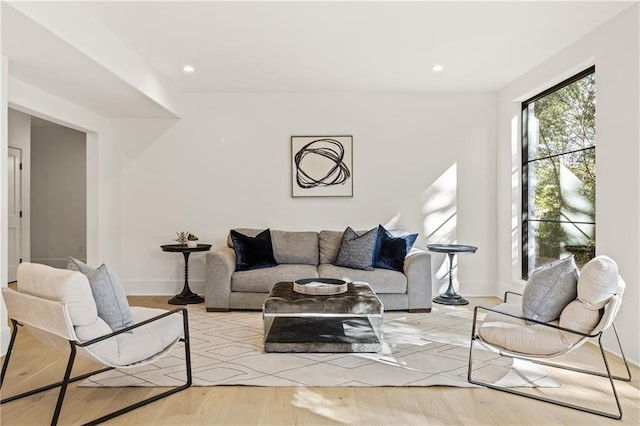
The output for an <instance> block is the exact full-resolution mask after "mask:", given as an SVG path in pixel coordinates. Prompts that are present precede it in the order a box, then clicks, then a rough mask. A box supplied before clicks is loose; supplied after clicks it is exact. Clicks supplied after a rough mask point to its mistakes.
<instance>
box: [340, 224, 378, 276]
mask: <svg viewBox="0 0 640 426" xmlns="http://www.w3.org/2000/svg"><path fill="white" fill-rule="evenodd" d="M377 236H378V228H373V229H371V230H370V231H367V232H365V233H364V234H362V235H358V233H357V232H356V231H354V230H353V229H351V227H347V229H345V231H344V233H343V234H342V242H341V243H340V248H339V249H338V256H337V257H336V261H335V263H334V265H336V266H344V267H346V268H353V269H363V270H365V271H373V254H374V253H373V249H374V248H375V244H376V238H377Z"/></svg>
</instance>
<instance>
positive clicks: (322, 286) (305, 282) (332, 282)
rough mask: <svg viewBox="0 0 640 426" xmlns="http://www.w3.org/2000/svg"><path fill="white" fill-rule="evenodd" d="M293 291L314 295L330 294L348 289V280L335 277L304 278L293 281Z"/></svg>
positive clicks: (340, 292)
mask: <svg viewBox="0 0 640 426" xmlns="http://www.w3.org/2000/svg"><path fill="white" fill-rule="evenodd" d="M293 291H295V292H296V293H300V294H309V295H314V296H330V295H332V294H342V293H344V292H346V291H347V282H346V281H344V280H338V279H334V278H303V279H300V280H296V281H294V282H293Z"/></svg>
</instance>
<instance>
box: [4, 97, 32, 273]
mask: <svg viewBox="0 0 640 426" xmlns="http://www.w3.org/2000/svg"><path fill="white" fill-rule="evenodd" d="M7 124H8V125H7V130H8V132H9V136H8V144H9V146H10V147H14V148H20V150H21V151H22V183H21V185H20V186H21V192H22V194H21V197H22V200H21V201H22V207H21V209H22V222H21V223H20V233H21V235H20V240H21V241H20V242H21V246H20V257H21V258H22V261H23V262H30V261H31V241H30V238H29V235H30V233H31V200H30V191H31V179H30V174H31V116H30V115H29V114H25V113H23V112H20V111H16V110H14V109H11V108H9V115H8V123H7Z"/></svg>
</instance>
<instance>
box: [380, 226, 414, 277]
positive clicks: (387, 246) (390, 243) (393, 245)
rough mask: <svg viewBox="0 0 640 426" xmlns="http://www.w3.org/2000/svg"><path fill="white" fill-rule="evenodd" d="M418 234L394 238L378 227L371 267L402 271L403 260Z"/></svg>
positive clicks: (381, 227)
mask: <svg viewBox="0 0 640 426" xmlns="http://www.w3.org/2000/svg"><path fill="white" fill-rule="evenodd" d="M416 238H418V234H408V235H401V236H397V237H396V236H394V235H393V234H392V233H391V232H389V231H387V230H386V229H384V227H383V226H382V225H378V236H377V239H376V249H375V256H374V264H373V266H374V267H376V268H383V269H392V270H394V271H399V272H403V271H404V258H405V257H407V253H409V252H410V251H411V247H413V244H414V243H415V242H416Z"/></svg>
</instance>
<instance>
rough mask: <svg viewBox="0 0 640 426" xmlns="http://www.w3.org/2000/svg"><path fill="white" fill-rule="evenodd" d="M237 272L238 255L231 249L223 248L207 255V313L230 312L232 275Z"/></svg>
mask: <svg viewBox="0 0 640 426" xmlns="http://www.w3.org/2000/svg"><path fill="white" fill-rule="evenodd" d="M235 270H236V253H235V251H234V250H233V249H232V248H231V247H221V248H219V249H216V250H213V251H210V252H208V253H207V255H206V277H205V283H204V291H205V293H204V306H205V308H207V311H228V310H229V295H230V294H231V275H233V273H234V272H235Z"/></svg>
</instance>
